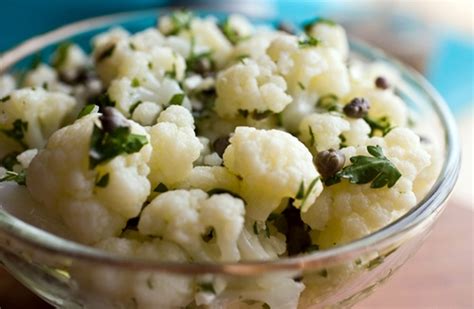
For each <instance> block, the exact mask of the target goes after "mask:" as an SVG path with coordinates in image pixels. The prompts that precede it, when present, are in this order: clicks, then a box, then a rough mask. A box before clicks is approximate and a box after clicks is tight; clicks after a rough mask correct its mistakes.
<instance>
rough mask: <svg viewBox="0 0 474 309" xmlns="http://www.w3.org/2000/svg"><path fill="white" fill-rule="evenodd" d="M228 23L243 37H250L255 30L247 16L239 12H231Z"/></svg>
mask: <svg viewBox="0 0 474 309" xmlns="http://www.w3.org/2000/svg"><path fill="white" fill-rule="evenodd" d="M227 24H228V25H229V27H230V28H231V29H232V30H234V31H235V32H236V33H237V34H238V36H239V37H241V38H246V37H249V36H251V35H252V34H253V33H254V32H255V29H254V27H253V25H252V24H251V23H250V21H249V20H248V19H247V18H246V17H245V16H242V15H239V14H231V15H230V16H229V17H228V18H227Z"/></svg>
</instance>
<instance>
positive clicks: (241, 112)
mask: <svg viewBox="0 0 474 309" xmlns="http://www.w3.org/2000/svg"><path fill="white" fill-rule="evenodd" d="M237 112H238V113H239V115H240V116H242V117H243V118H247V117H248V116H249V115H250V117H252V118H253V119H255V120H262V119H265V118H267V117H269V116H271V115H272V114H273V112H272V111H270V110H266V111H263V112H259V111H256V110H254V111H252V112H249V111H248V110H245V109H239V110H237Z"/></svg>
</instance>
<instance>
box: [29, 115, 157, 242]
mask: <svg viewBox="0 0 474 309" xmlns="http://www.w3.org/2000/svg"><path fill="white" fill-rule="evenodd" d="M97 118H98V114H92V115H89V116H86V117H83V118H81V119H79V120H77V121H76V122H75V123H74V124H72V125H70V126H67V127H64V128H63V129H60V130H58V131H56V132H55V133H54V134H53V135H52V136H51V137H50V139H49V141H48V144H47V145H46V148H45V149H44V150H42V151H41V152H40V153H39V154H38V155H37V156H36V157H35V158H34V159H33V161H32V162H31V164H30V166H29V168H28V170H27V179H26V181H27V187H28V190H29V191H30V193H31V195H32V196H33V198H34V199H35V200H36V201H38V202H40V203H41V204H42V205H43V206H44V207H45V208H46V209H48V210H49V211H51V212H52V213H55V214H58V215H59V216H60V217H61V218H62V220H63V221H64V223H65V225H66V226H67V227H68V228H69V229H70V231H71V234H72V237H73V238H74V239H76V240H78V241H80V242H82V243H86V244H91V243H95V242H97V241H100V240H102V239H105V238H107V237H111V236H118V235H119V234H120V232H121V231H122V229H123V228H124V227H125V225H126V222H127V220H128V219H130V218H133V217H135V216H137V215H138V214H139V212H140V209H141V207H142V205H143V203H144V202H145V201H146V199H147V196H148V194H149V193H150V183H149V181H148V179H147V175H148V172H149V168H148V166H147V163H148V160H149V159H150V155H151V150H152V148H151V146H150V145H149V144H147V145H145V146H143V147H142V148H141V149H140V151H138V152H135V153H132V154H123V155H118V156H116V157H115V158H113V159H112V160H110V161H108V162H104V163H102V164H99V165H98V166H97V167H95V168H90V166H89V151H90V144H91V134H92V131H93V126H94V123H95V122H96V121H97ZM128 123H129V124H130V126H131V130H132V133H134V134H139V135H143V136H146V137H147V139H148V134H147V133H146V131H145V130H144V129H143V128H142V127H141V126H139V125H138V124H136V123H134V122H131V121H128ZM103 177H107V181H105V184H104V183H103V184H102V185H100V186H99V185H97V184H98V182H99V181H100V180H101V179H102V181H104V180H103V179H104V178H103Z"/></svg>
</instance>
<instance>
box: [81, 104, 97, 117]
mask: <svg viewBox="0 0 474 309" xmlns="http://www.w3.org/2000/svg"><path fill="white" fill-rule="evenodd" d="M94 107H95V105H94V104H87V105H86V106H84V107H83V108H82V109H81V111H80V112H79V115H77V119H80V118H82V117H84V116H87V115H89V114H90V113H92V111H93V110H94Z"/></svg>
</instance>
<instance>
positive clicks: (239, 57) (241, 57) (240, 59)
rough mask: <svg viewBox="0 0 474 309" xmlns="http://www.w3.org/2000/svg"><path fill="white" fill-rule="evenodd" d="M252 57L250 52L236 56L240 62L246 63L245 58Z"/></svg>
mask: <svg viewBox="0 0 474 309" xmlns="http://www.w3.org/2000/svg"><path fill="white" fill-rule="evenodd" d="M247 58H250V55H248V54H243V55H239V56H237V57H235V60H237V61H240V63H242V64H245V61H244V60H245V59H247Z"/></svg>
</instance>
